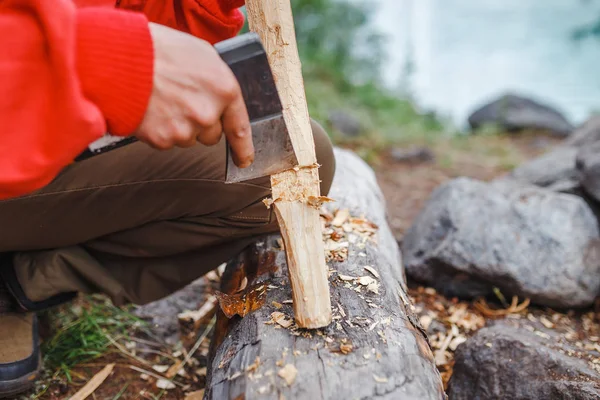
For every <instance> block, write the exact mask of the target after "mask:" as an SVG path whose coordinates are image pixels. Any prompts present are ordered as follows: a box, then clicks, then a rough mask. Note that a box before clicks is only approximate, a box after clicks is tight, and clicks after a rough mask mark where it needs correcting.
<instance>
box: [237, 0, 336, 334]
mask: <svg viewBox="0 0 600 400" xmlns="http://www.w3.org/2000/svg"><path fill="white" fill-rule="evenodd" d="M246 9H247V11H248V23H249V25H250V30H252V31H254V32H256V33H257V34H258V35H259V36H260V38H261V41H262V42H263V46H264V47H265V50H266V52H267V56H268V58H269V64H270V65H271V69H272V71H273V76H274V77H275V83H276V85H277V89H278V91H279V96H280V98H281V103H282V105H283V116H284V118H285V121H286V124H287V126H288V130H289V134H290V137H291V140H292V143H293V145H294V151H295V152H296V156H297V158H298V161H299V163H300V168H296V169H293V170H290V171H285V172H282V173H279V174H276V175H273V176H271V186H272V188H273V201H274V203H273V205H274V207H275V213H276V215H277V220H278V222H279V227H280V229H281V234H282V236H283V240H284V244H285V250H286V257H287V263H288V270H289V274H290V281H291V283H292V293H293V300H294V314H295V319H296V323H297V324H298V325H299V326H300V327H302V328H321V327H324V326H327V325H329V323H330V322H331V299H330V293H329V280H328V269H327V264H326V262H325V251H324V246H323V236H322V232H321V221H320V217H319V207H318V205H316V203H318V199H319V197H320V187H319V170H318V165H317V159H316V155H315V146H314V141H313V135H312V129H311V124H310V117H309V115H308V107H307V105H306V94H305V92H304V81H303V79H302V69H301V64H300V57H299V56H298V47H297V44H296V33H295V28H294V20H293V17H292V7H291V4H290V0H246Z"/></svg>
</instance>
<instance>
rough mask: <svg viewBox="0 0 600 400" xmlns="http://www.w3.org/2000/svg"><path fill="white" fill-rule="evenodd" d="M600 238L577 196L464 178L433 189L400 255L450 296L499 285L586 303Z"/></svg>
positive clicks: (599, 285) (543, 299) (596, 275)
mask: <svg viewBox="0 0 600 400" xmlns="http://www.w3.org/2000/svg"><path fill="white" fill-rule="evenodd" d="M599 239H600V237H599V231H598V222H597V220H596V218H595V216H594V214H593V213H592V211H591V210H590V208H589V207H588V205H587V204H586V203H585V201H584V200H582V199H581V198H579V197H577V196H573V195H569V194H562V193H554V192H552V191H549V190H545V189H542V188H537V187H535V186H526V185H514V186H510V185H508V186H507V187H506V188H504V189H501V188H500V187H496V186H494V185H491V184H486V183H483V182H479V181H476V180H473V179H469V178H459V179H455V180H453V181H450V182H448V183H446V184H444V185H442V186H441V187H439V188H438V189H436V191H435V192H434V193H433V195H432V197H431V198H430V199H429V201H428V203H427V204H426V206H425V207H424V209H423V210H422V212H421V213H420V214H419V216H418V217H417V218H416V220H415V222H414V224H413V226H412V227H411V228H410V229H409V230H408V232H407V234H406V236H405V238H404V241H403V243H402V253H403V255H404V263H405V267H406V271H407V273H408V274H409V275H410V276H412V277H413V278H414V279H416V280H418V281H421V282H425V283H427V284H429V285H431V286H433V287H434V288H435V289H437V290H438V291H440V292H442V293H444V294H446V295H448V296H460V297H476V296H482V295H490V294H492V293H493V289H494V288H499V289H500V290H501V291H502V293H503V294H504V295H505V296H513V295H518V296H521V297H528V298H530V299H531V300H532V301H533V302H534V303H537V304H540V305H546V306H550V307H584V306H588V305H590V304H592V303H593V301H594V299H595V297H596V296H597V295H598V293H600V240H599ZM509 298H510V297H509Z"/></svg>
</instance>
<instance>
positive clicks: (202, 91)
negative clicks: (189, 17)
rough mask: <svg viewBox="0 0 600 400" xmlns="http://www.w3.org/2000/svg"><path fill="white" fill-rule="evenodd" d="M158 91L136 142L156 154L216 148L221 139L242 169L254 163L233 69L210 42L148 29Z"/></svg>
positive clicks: (171, 31)
mask: <svg viewBox="0 0 600 400" xmlns="http://www.w3.org/2000/svg"><path fill="white" fill-rule="evenodd" d="M150 33H151V35H152V40H153V43H154V87H153V89H152V94H151V96H150V101H149V103H148V108H147V110H146V114H145V116H144V119H143V120H142V123H141V125H140V127H139V128H138V130H137V132H136V134H135V135H136V137H137V138H138V139H139V140H141V141H143V142H146V143H148V144H149V145H151V146H153V147H155V148H158V149H169V148H171V147H173V146H178V147H190V146H193V145H194V144H195V143H196V141H198V142H200V143H202V144H204V145H207V146H212V145H215V144H217V143H219V141H220V139H221V136H222V135H223V133H224V134H225V136H226V137H227V141H228V142H229V145H230V146H231V150H232V156H233V160H234V162H235V163H236V165H238V166H239V167H242V168H244V167H247V166H249V165H250V164H251V163H252V161H254V146H253V144H252V133H251V128H250V120H249V118H248V111H247V110H246V105H245V103H244V98H243V97H242V92H241V89H240V87H239V84H238V82H237V79H236V78H235V76H234V75H233V72H232V71H231V69H230V68H229V67H228V66H227V64H226V63H225V62H224V61H223V60H222V59H221V57H220V56H219V54H218V53H217V51H216V50H215V48H214V47H213V46H211V45H210V44H209V43H208V42H206V41H204V40H201V39H197V38H195V37H193V36H191V35H188V34H185V33H182V32H179V31H177V30H174V29H170V28H168V27H165V26H162V25H158V24H154V23H150Z"/></svg>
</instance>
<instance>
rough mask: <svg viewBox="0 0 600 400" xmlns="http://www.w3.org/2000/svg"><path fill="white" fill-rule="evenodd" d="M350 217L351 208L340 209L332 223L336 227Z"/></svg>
mask: <svg viewBox="0 0 600 400" xmlns="http://www.w3.org/2000/svg"><path fill="white" fill-rule="evenodd" d="M349 217H350V210H348V209H343V210H338V211H337V212H336V213H335V217H334V218H333V221H331V225H333V226H335V227H340V226H342V225H343V224H344V223H345V222H346V221H347V220H348V218H349Z"/></svg>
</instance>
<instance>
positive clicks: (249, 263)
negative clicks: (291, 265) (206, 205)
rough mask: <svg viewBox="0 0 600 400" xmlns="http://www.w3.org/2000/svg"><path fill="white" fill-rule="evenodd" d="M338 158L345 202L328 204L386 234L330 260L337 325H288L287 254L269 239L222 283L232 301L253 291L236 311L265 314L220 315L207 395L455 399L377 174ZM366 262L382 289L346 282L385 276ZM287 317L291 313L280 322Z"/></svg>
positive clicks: (337, 189) (349, 157)
mask: <svg viewBox="0 0 600 400" xmlns="http://www.w3.org/2000/svg"><path fill="white" fill-rule="evenodd" d="M336 159H337V165H338V168H337V172H336V176H335V178H334V184H333V188H332V192H331V194H330V195H331V197H333V198H334V199H335V200H336V203H332V204H330V205H328V208H329V209H349V210H350V212H351V214H352V215H355V216H361V215H364V216H365V217H366V218H368V219H369V220H370V221H372V222H374V223H375V224H377V225H378V226H379V229H378V231H377V233H376V234H375V236H374V241H367V242H366V243H365V245H364V247H363V246H362V245H361V243H362V241H361V240H356V241H354V243H353V242H352V239H351V238H350V235H352V233H349V234H348V235H349V236H348V238H349V239H350V240H349V249H348V258H347V260H345V261H343V262H336V261H332V262H329V263H328V264H329V268H330V274H329V280H330V284H331V290H332V303H333V308H334V310H335V312H334V314H335V315H334V320H333V323H332V324H331V325H329V326H328V327H326V328H324V329H319V330H311V331H309V330H302V329H295V328H294V327H293V326H291V327H288V328H284V327H282V326H281V325H288V324H290V323H291V322H292V320H291V318H290V316H291V315H292V308H291V305H290V304H289V299H291V298H292V293H291V289H290V282H289V279H288V275H287V271H286V262H285V257H284V253H283V251H282V250H281V249H280V248H279V245H278V243H279V242H278V240H277V239H278V238H277V236H271V237H268V238H265V239H264V240H261V241H259V242H258V243H257V244H256V246H254V247H253V248H250V249H248V251H246V252H244V254H242V255H241V256H240V258H239V259H238V260H237V261H236V262H232V263H230V264H229V265H228V266H227V269H226V271H225V273H224V276H223V278H222V287H221V290H222V291H223V292H224V293H227V294H229V295H232V296H238V297H239V296H240V292H239V291H238V290H239V288H240V286H241V287H244V286H245V287H246V289H244V290H243V291H242V292H241V293H243V295H242V296H241V298H242V299H243V300H245V303H244V305H243V307H242V306H240V303H238V304H237V306H236V307H234V308H237V309H238V311H240V310H241V309H242V308H244V309H245V311H248V310H250V309H254V308H258V309H257V310H255V311H254V312H251V313H249V314H248V315H246V316H245V317H244V318H241V317H239V316H237V315H236V316H233V317H232V318H227V317H226V316H225V314H224V312H223V311H221V310H219V312H218V318H217V323H216V329H215V334H214V337H213V341H212V343H211V350H210V355H209V356H210V360H209V367H208V377H207V379H208V381H207V387H206V398H207V399H209V400H217V399H219V400H222V399H231V400H233V399H236V400H239V399H245V400H252V399H261V400H262V399H268V400H282V399H299V400H302V399H308V400H319V399H328V400H336V399H340V400H347V399H390V400H392V399H394V400H398V399H402V400H410V399H415V400H417V399H418V400H440V399H445V398H446V396H445V394H444V392H443V386H442V381H441V378H440V375H439V373H438V371H437V369H436V367H435V362H434V359H433V355H432V353H431V350H430V348H429V346H428V343H427V341H426V337H425V335H424V334H423V332H422V330H421V329H420V328H419V325H418V322H417V321H416V320H415V318H414V315H413V313H412V312H411V303H410V300H409V297H408V296H407V292H406V282H405V275H404V271H403V267H402V262H401V257H400V251H399V248H398V245H397V243H396V241H395V239H394V237H393V235H392V233H391V231H390V229H389V227H388V225H387V223H386V218H385V204H384V199H383V196H382V193H381V191H380V189H379V187H378V185H377V183H376V179H375V176H374V173H373V171H372V170H371V169H370V168H369V167H368V166H367V165H366V164H365V163H364V162H363V161H362V160H360V159H359V158H358V157H357V156H356V155H354V154H353V153H351V152H349V151H345V150H339V149H336ZM365 266H369V267H370V269H371V270H373V271H375V274H376V275H378V276H379V278H378V279H377V281H378V283H379V287H378V293H373V292H369V291H366V290H364V289H363V290H360V291H357V289H356V285H354V284H350V283H349V282H347V281H345V280H344V279H348V278H347V277H345V276H346V275H347V276H354V277H361V276H376V275H370V274H371V272H368V271H367V270H365V268H364V267H365ZM236 292H238V293H237V294H235V293H236ZM223 296H225V295H223ZM223 304H224V306H227V305H228V304H227V302H224V303H223ZM226 308H227V307H226ZM230 311H231V309H229V310H228V312H230ZM273 313H275V314H273ZM277 313H281V314H282V315H285V316H287V317H283V318H282V319H279V318H280V317H281V315H280V314H277ZM287 318H289V320H288V319H287ZM274 319H275V320H279V321H280V322H281V324H279V323H273V320H274ZM294 371H296V373H295V376H294Z"/></svg>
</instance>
